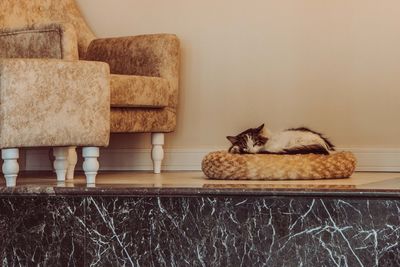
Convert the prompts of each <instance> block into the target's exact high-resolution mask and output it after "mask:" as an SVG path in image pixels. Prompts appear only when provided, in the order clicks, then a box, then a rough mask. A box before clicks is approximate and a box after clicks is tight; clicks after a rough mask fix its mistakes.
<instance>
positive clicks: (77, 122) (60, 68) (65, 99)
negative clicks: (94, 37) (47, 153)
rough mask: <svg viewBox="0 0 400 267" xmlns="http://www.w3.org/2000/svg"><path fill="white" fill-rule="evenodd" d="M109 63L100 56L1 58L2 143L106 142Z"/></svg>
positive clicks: (94, 143)
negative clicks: (85, 58) (86, 58)
mask: <svg viewBox="0 0 400 267" xmlns="http://www.w3.org/2000/svg"><path fill="white" fill-rule="evenodd" d="M109 83H110V81H109V68H108V66H107V64H104V63H100V62H86V61H66V60H55V59H1V60H0V101H1V105H0V125H1V127H0V148H15V147H39V146H70V145H78V146H80V145H84V146H106V145H108V141H109V133H110V90H109Z"/></svg>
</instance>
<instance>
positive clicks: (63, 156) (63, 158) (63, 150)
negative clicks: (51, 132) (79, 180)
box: [53, 147, 68, 182]
mask: <svg viewBox="0 0 400 267" xmlns="http://www.w3.org/2000/svg"><path fill="white" fill-rule="evenodd" d="M53 155H54V158H55V159H54V163H53V167H54V171H55V172H56V175H57V181H59V182H63V181H65V176H66V174H67V169H68V147H54V148H53Z"/></svg>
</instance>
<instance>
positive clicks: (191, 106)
mask: <svg viewBox="0 0 400 267" xmlns="http://www.w3.org/2000/svg"><path fill="white" fill-rule="evenodd" d="M78 3H79V5H80V7H81V9H82V12H83V14H84V16H85V17H86V19H87V20H88V23H89V25H91V27H92V28H93V30H94V31H95V32H96V33H97V34H98V35H99V36H119V35H135V34H143V33H158V32H170V33H176V34H177V35H178V36H179V37H180V39H181V42H182V71H181V73H182V80H181V89H182V93H181V96H180V103H181V105H180V109H179V120H178V123H179V126H178V129H177V131H176V133H174V134H171V135H169V136H168V138H167V142H168V147H170V148H206V147H224V146H227V141H226V140H225V136H226V135H228V134H233V133H236V132H238V131H240V130H242V129H244V128H246V127H250V126H257V125H258V124H260V123H261V122H264V121H265V122H266V123H267V124H268V125H269V126H270V127H271V128H273V129H281V128H285V127H294V126H299V125H306V126H309V127H312V128H315V129H316V130H320V131H322V132H324V133H326V134H327V135H328V136H330V137H331V138H332V140H333V141H334V143H336V144H337V145H338V146H340V147H365V148H372V147H375V148H376V147H379V148H386V147H393V148H399V147H400V141H399V137H400V125H399V123H398V116H399V110H400V16H399V10H400V2H399V1H398V0H386V1H377V0H339V1H320V0H291V1H289V0H269V1H267V0H248V1H239V0H219V1H218V0H202V1H194V0H193V1H191V0H189V1H188V0H168V1H165V0H158V1H155V0H145V1H143V0H142V1H138V0H113V1H110V0H78ZM132 137H133V136H132V135H131V136H118V137H115V136H114V137H113V138H112V147H126V146H127V145H128V146H130V147H147V144H145V143H144V141H148V139H147V138H148V137H147V136H146V137H145V138H144V137H141V138H132ZM135 140H136V141H135Z"/></svg>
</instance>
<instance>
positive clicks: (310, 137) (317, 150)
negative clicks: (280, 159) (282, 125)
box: [226, 124, 335, 155]
mask: <svg viewBox="0 0 400 267" xmlns="http://www.w3.org/2000/svg"><path fill="white" fill-rule="evenodd" d="M226 138H227V139H228V140H229V141H230V142H231V143H232V146H231V147H230V148H229V152H230V153H239V154H256V153H264V154H311V153H314V154H325V155H328V154H330V152H332V151H334V150H335V146H334V145H333V144H332V143H331V142H330V141H329V140H328V139H327V138H326V137H324V136H323V135H322V134H320V133H318V132H315V131H313V130H310V129H308V128H305V127H301V128H291V129H287V130H284V131H282V132H278V133H275V134H272V133H271V132H269V131H268V130H267V129H264V124H263V125H261V126H260V127H258V128H250V129H247V130H246V131H244V132H241V133H240V134H238V135H236V136H227V137H226Z"/></svg>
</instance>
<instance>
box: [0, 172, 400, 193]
mask: <svg viewBox="0 0 400 267" xmlns="http://www.w3.org/2000/svg"><path fill="white" fill-rule="evenodd" d="M85 184H86V181H85V178H84V175H83V174H82V173H78V174H77V175H76V177H75V179H74V180H69V181H66V182H65V183H57V181H56V179H55V175H54V174H53V173H51V172H29V173H21V174H20V176H19V177H18V180H17V185H23V186H29V185H36V186H56V187H57V186H60V187H83V186H85ZM3 186H5V181H4V179H0V187H3ZM102 186H108V187H110V186H112V187H139V188H140V187H151V188H209V189H211V188H215V189H219V188H221V189H224V188H243V189H245V188H249V189H257V188H265V189H268V188H302V189H316V188H318V189H324V188H326V189H341V190H346V189H349V190H357V189H367V190H368V189H371V190H374V189H377V190H400V173H382V172H356V173H355V174H353V176H352V177H351V178H349V179H327V180H298V181H284V180H283V181H257V180H253V181H244V180H241V181H237V180H209V179H207V178H206V177H205V176H204V174H203V173H202V172H164V173H162V174H153V173H150V172H100V173H99V175H98V176H97V181H96V187H102Z"/></svg>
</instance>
